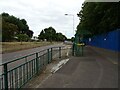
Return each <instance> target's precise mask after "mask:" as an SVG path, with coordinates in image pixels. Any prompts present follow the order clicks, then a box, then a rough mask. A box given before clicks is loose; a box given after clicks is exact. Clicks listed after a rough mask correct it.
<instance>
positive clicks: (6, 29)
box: [0, 13, 33, 41]
mask: <svg viewBox="0 0 120 90" xmlns="http://www.w3.org/2000/svg"><path fill="white" fill-rule="evenodd" d="M0 16H2V33H3V37H2V39H3V41H13V40H14V36H15V35H17V34H27V35H28V36H29V37H30V38H32V36H33V31H32V30H29V26H28V25H27V21H26V20H25V19H21V20H20V19H19V18H17V17H15V16H13V15H9V14H8V13H2V14H0Z"/></svg>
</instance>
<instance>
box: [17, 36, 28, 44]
mask: <svg viewBox="0 0 120 90" xmlns="http://www.w3.org/2000/svg"><path fill="white" fill-rule="evenodd" d="M17 38H18V40H19V41H20V42H21V45H22V42H23V41H28V39H29V36H28V35H26V34H18V35H17Z"/></svg>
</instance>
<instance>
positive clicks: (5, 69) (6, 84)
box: [4, 64, 8, 90]
mask: <svg viewBox="0 0 120 90" xmlns="http://www.w3.org/2000/svg"><path fill="white" fill-rule="evenodd" d="M4 84H5V90H8V72H7V64H4Z"/></svg>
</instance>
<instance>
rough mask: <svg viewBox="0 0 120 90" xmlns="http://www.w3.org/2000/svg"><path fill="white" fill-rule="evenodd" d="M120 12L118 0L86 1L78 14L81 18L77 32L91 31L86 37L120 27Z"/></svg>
mask: <svg viewBox="0 0 120 90" xmlns="http://www.w3.org/2000/svg"><path fill="white" fill-rule="evenodd" d="M119 13H120V4H119V3H117V2H109V3H108V2H84V3H83V5H82V9H81V11H80V12H79V13H78V14H77V15H78V17H79V19H80V22H79V25H78V26H77V33H79V32H80V31H81V30H86V31H89V32H91V35H86V37H87V36H88V37H91V36H94V35H98V34H103V33H107V32H109V31H112V30H116V29H118V28H120V23H119V21H118V18H119V17H120V15H118V14H119Z"/></svg>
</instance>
